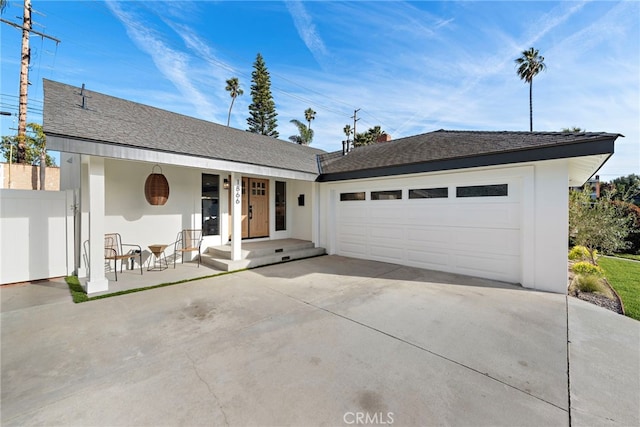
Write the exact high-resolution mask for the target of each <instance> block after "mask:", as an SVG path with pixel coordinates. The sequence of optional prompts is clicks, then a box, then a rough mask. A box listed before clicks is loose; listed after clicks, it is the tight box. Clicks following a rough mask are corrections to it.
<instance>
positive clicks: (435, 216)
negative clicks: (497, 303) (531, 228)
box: [334, 181, 522, 283]
mask: <svg viewBox="0 0 640 427" xmlns="http://www.w3.org/2000/svg"><path fill="white" fill-rule="evenodd" d="M399 182H402V181H399ZM380 184H381V185H384V187H382V188H378V189H376V188H375V186H371V185H367V187H368V188H367V189H366V190H365V189H357V188H353V187H349V188H348V189H347V188H346V187H345V188H344V189H340V187H338V190H337V191H336V193H335V197H336V199H337V200H336V202H335V206H336V218H335V221H336V222H335V224H336V227H335V231H336V235H335V236H334V242H335V243H336V252H337V253H338V254H339V255H343V256H349V257H355V258H364V259H372V260H377V261H384V262H391V263H397V264H403V265H409V266H415V267H420V268H427V269H433V270H439V271H447V272H452V273H460V274H465V275H471V276H477V277H484V278H490V279H495V280H502V281H507V282H512V283H519V282H520V281H521V260H520V252H521V246H520V239H521V233H520V226H521V224H520V222H521V217H522V213H521V209H520V194H519V192H520V188H521V186H520V185H518V182H495V183H488V184H481V185H478V184H471V185H462V184H457V185H447V186H442V185H441V186H436V187H434V186H429V185H420V184H416V183H415V182H413V183H412V185H405V186H400V185H399V186H398V187H396V188H393V187H392V188H390V187H389V182H385V183H383V182H380Z"/></svg>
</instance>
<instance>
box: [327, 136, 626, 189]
mask: <svg viewBox="0 0 640 427" xmlns="http://www.w3.org/2000/svg"><path fill="white" fill-rule="evenodd" d="M616 137H617V136H616ZM615 139H616V138H615V137H614V138H608V139H606V140H600V141H585V142H583V143H575V144H566V145H556V146H549V147H539V148H535V149H531V150H520V151H509V152H502V153H495V154H486V155H481V156H473V157H461V158H454V159H444V160H436V161H432V162H424V163H411V164H405V165H398V166H387V167H381V168H375V169H362V170H355V171H348V172H336V173H327V174H321V175H320V176H319V177H318V179H317V181H318V182H332V181H345V180H350V179H364V178H378V177H384V176H394V175H408V174H414V173H424V172H440V171H445V170H455V169H468V168H475V167H483V166H497V165H507V164H513V163H525V162H536V161H542V160H555V159H566V158H571V157H583V156H593V155H596V154H613V150H614V141H615ZM347 155H348V154H347Z"/></svg>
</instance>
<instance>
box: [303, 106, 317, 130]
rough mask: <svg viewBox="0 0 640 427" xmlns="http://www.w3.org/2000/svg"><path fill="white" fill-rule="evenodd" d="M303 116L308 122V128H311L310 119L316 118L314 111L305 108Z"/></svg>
mask: <svg viewBox="0 0 640 427" xmlns="http://www.w3.org/2000/svg"><path fill="white" fill-rule="evenodd" d="M304 118H305V120H306V121H307V123H309V129H311V120H314V119H315V118H316V112H315V111H313V110H312V109H311V108H307V109H306V110H304Z"/></svg>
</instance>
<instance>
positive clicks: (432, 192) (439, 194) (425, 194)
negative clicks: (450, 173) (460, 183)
mask: <svg viewBox="0 0 640 427" xmlns="http://www.w3.org/2000/svg"><path fill="white" fill-rule="evenodd" d="M447 197H449V188H447V187H440V188H416V189H412V190H409V198H410V199H446V198H447Z"/></svg>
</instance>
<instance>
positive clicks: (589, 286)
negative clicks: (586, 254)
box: [575, 264, 605, 294]
mask: <svg viewBox="0 0 640 427" xmlns="http://www.w3.org/2000/svg"><path fill="white" fill-rule="evenodd" d="M589 265H591V264H589ZM575 280H576V285H577V287H578V289H580V292H598V293H601V294H604V293H605V287H604V285H603V284H602V280H601V279H600V278H599V277H597V276H593V275H589V276H582V275H578V276H576V279H575Z"/></svg>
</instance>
